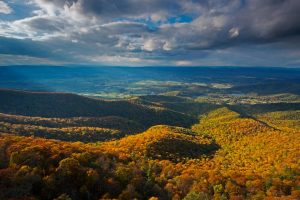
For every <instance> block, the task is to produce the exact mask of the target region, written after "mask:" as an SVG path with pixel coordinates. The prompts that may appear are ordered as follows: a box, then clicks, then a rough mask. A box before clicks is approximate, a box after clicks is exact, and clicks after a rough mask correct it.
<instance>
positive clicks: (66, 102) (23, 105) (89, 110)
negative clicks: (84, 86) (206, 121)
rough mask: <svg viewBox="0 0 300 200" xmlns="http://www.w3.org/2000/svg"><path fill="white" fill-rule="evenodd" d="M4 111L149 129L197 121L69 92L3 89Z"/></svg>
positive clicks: (158, 109)
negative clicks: (114, 120) (121, 121)
mask: <svg viewBox="0 0 300 200" xmlns="http://www.w3.org/2000/svg"><path fill="white" fill-rule="evenodd" d="M0 105H1V106H0V112H2V113H6V114H13V115H25V116H32V117H47V118H55V117H56V118H70V117H110V116H115V117H122V118H126V119H127V120H132V121H135V122H136V123H140V124H142V125H144V126H145V127H150V126H152V125H156V124H168V125H176V126H183V127H188V126H190V125H191V124H192V123H194V122H195V118H194V117H191V116H189V115H185V114H183V113H180V112H176V111H172V110H169V109H165V108H162V107H150V106H146V105H141V104H136V103H133V102H130V101H125V100H124V101H104V100H99V99H92V98H87V97H83V96H79V95H75V94H67V93H46V92H26V91H15V90H3V89H2V90H0Z"/></svg>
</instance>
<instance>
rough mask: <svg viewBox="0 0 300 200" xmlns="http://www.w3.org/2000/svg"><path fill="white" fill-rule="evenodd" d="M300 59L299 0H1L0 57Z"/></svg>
mask: <svg viewBox="0 0 300 200" xmlns="http://www.w3.org/2000/svg"><path fill="white" fill-rule="evenodd" d="M19 64H20V65H22V64H26V65H31V64H36V65H40V64H46V65H72V64H87V65H99V66H282V67H300V0H0V65H19Z"/></svg>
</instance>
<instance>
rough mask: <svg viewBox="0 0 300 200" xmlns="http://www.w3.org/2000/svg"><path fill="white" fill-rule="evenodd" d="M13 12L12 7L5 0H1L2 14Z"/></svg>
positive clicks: (0, 9) (0, 8) (0, 11)
mask: <svg viewBox="0 0 300 200" xmlns="http://www.w3.org/2000/svg"><path fill="white" fill-rule="evenodd" d="M11 12H12V9H11V8H10V7H9V5H7V3H5V2H4V1H0V14H1V13H3V14H10V13H11Z"/></svg>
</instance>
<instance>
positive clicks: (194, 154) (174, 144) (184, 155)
mask: <svg viewBox="0 0 300 200" xmlns="http://www.w3.org/2000/svg"><path fill="white" fill-rule="evenodd" d="M219 148H220V146H219V145H218V144H216V143H211V144H199V143H196V142H193V141H188V140H183V139H176V138H164V139H162V140H159V141H157V142H153V143H151V144H149V145H148V146H147V151H146V156H147V157H149V158H152V159H159V160H171V161H173V162H180V161H182V160H186V159H195V158H200V157H203V156H205V157H207V156H212V155H213V154H214V153H215V152H216V151H217V150H218V149H219Z"/></svg>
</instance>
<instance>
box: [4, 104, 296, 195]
mask: <svg viewBox="0 0 300 200" xmlns="http://www.w3.org/2000/svg"><path fill="white" fill-rule="evenodd" d="M298 112H299V111H284V112H282V111H277V112H271V113H264V114H260V115H257V116H251V117H249V116H246V115H243V114H240V113H238V112H236V111H233V110H230V109H229V108H228V107H222V108H218V109H215V110H212V111H208V112H207V113H205V114H203V115H201V117H200V119H199V122H196V123H195V124H194V125H193V126H192V127H191V129H188V128H181V127H174V126H166V125H158V126H153V127H151V128H149V129H148V130H146V131H145V132H142V133H139V134H135V135H130V134H129V135H125V134H123V133H122V131H120V130H113V129H104V128H102V129H101V128H99V127H96V126H95V127H88V126H87V125H89V124H90V125H91V124H93V123H97V124H98V123H99V124H101V123H102V121H101V120H100V121H94V120H92V119H94V118H86V120H84V119H85V118H82V119H81V118H65V119H60V118H38V117H37V118H32V117H25V116H14V115H7V114H2V115H1V121H2V122H1V127H2V128H1V132H2V133H1V136H0V150H1V151H0V159H1V166H0V177H1V178H0V189H1V193H0V199H45V200H47V199H49V200H50V199H51V200H52V199H73V200H76V199H128V200H130V199H152V200H154V199H174V200H176V199H178V200H179V199H185V200H191V199H192V200H203V199H204V200H205V199H208V200H210V199H215V200H219V199H237V200H239V199H241V200H242V199H255V200H256V199H270V200H271V199H290V200H295V199H300V188H299V185H300V167H299V166H300V163H299V160H300V159H299V157H300V145H299V144H300V132H299V129H298V124H300V121H299V117H298ZM256 118H257V119H256ZM79 119H80V120H79ZM90 120H92V121H90ZM79 122H80V123H79ZM10 123H13V124H10ZM77 123H79V124H81V123H83V124H82V126H78V127H76V128H74V127H73V126H74V125H76V124H77ZM102 125H103V124H102ZM41 126H47V127H48V128H45V129H44V128H41ZM50 127H51V128H50ZM41 129H43V131H41ZM83 131H84V132H85V134H82V132H83ZM31 132H33V133H34V134H29V133H31ZM35 132H36V133H35ZM67 132H68V134H67ZM8 133H9V134H8ZM41 133H43V134H44V135H41ZM91 133H93V134H94V135H93V134H91ZM55 134H56V136H57V137H51V136H52V135H55ZM65 134H66V135H68V137H69V139H68V138H67V139H66V138H64V135H65ZM16 135H25V136H30V137H24V136H16ZM104 135H106V138H105V139H103V140H101V139H97V138H99V137H102V136H103V137H104ZM58 136H59V137H58ZM39 137H44V138H56V139H59V140H68V141H83V142H90V143H82V142H65V141H59V140H51V139H41V138H39ZM105 140H113V141H105Z"/></svg>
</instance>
